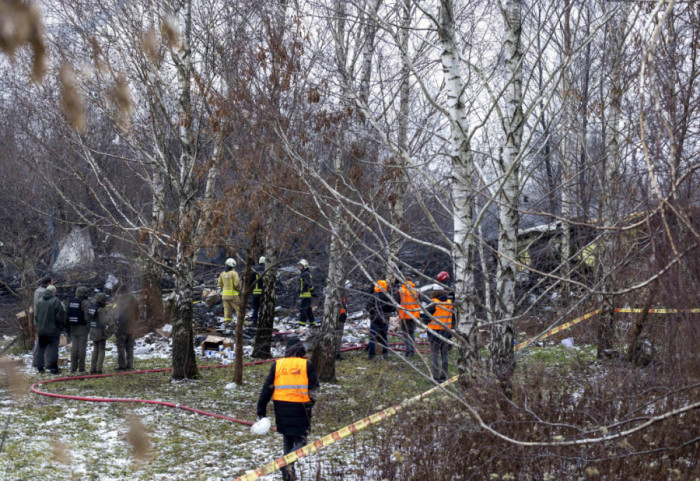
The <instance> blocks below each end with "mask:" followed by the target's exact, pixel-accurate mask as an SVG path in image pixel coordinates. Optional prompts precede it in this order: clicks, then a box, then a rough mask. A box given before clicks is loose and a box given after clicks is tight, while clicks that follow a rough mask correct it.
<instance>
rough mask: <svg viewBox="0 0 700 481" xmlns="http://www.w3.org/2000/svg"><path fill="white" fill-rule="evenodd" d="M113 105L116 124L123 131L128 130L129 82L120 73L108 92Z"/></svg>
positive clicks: (130, 103)
mask: <svg viewBox="0 0 700 481" xmlns="http://www.w3.org/2000/svg"><path fill="white" fill-rule="evenodd" d="M109 94H110V97H111V98H112V101H113V102H114V105H115V107H116V108H117V125H118V126H119V128H120V129H121V130H123V131H127V130H129V128H130V127H131V108H132V106H133V104H132V102H131V91H129V84H128V83H127V81H126V79H125V78H124V76H123V75H121V76H120V77H119V78H118V79H117V82H116V83H115V85H114V87H113V88H112V89H111V90H110V92H109Z"/></svg>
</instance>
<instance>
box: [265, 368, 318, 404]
mask: <svg viewBox="0 0 700 481" xmlns="http://www.w3.org/2000/svg"><path fill="white" fill-rule="evenodd" d="M276 363H277V365H276V368H275V392H274V394H273V395H272V400H273V401H287V402H297V403H307V402H309V401H311V398H310V397H309V376H308V373H307V372H306V367H307V361H306V359H303V358H301V357H285V358H283V359H278V360H277V361H276Z"/></svg>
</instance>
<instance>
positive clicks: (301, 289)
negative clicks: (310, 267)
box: [299, 274, 314, 298]
mask: <svg viewBox="0 0 700 481" xmlns="http://www.w3.org/2000/svg"><path fill="white" fill-rule="evenodd" d="M309 283H311V274H309ZM313 288H314V286H310V287H309V290H308V291H306V292H304V275H303V274H302V276H301V277H300V278H299V297H308V298H311V290H312V289H313Z"/></svg>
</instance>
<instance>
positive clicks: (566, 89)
mask: <svg viewBox="0 0 700 481" xmlns="http://www.w3.org/2000/svg"><path fill="white" fill-rule="evenodd" d="M570 17H571V9H570V5H569V1H568V0H566V1H565V2H564V32H563V37H564V62H565V63H566V65H564V68H562V73H561V75H562V81H561V85H562V95H561V97H562V111H563V115H562V116H563V125H562V132H561V137H562V141H561V142H562V145H561V177H562V179H561V181H562V185H561V217H562V221H561V275H562V277H564V278H568V277H569V275H570V272H571V269H570V265H569V264H570V262H571V224H570V222H569V221H570V219H571V218H572V216H573V204H574V196H573V192H574V186H573V183H574V181H575V175H574V170H575V168H574V164H575V160H574V159H573V158H572V155H575V154H574V153H573V142H571V130H572V129H573V118H574V106H573V103H574V96H573V95H572V92H571V90H572V88H571V82H570V79H569V77H570V75H569V68H570V67H569V65H568V63H569V62H570V61H571V28H570Z"/></svg>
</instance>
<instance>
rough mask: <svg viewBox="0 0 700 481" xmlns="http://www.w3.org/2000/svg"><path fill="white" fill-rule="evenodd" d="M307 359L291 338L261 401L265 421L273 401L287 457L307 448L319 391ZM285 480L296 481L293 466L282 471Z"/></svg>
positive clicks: (298, 342) (260, 411)
mask: <svg viewBox="0 0 700 481" xmlns="http://www.w3.org/2000/svg"><path fill="white" fill-rule="evenodd" d="M305 355H306V348H305V347H304V344H302V342H301V340H299V338H297V337H291V338H289V339H288V340H287V348H286V350H285V354H284V358H282V359H277V360H276V361H275V362H273V363H272V366H271V367H270V372H269V374H268V375H267V378H266V379H265V382H264V383H263V387H262V391H261V392H260V397H259V398H258V405H257V413H258V419H262V418H264V417H266V415H267V403H269V402H270V399H272V402H273V405H274V407H275V423H276V425H277V432H279V433H280V434H282V436H283V437H284V454H288V453H290V452H292V451H296V450H297V449H300V448H301V447H303V446H304V445H306V437H307V435H308V434H309V430H310V428H311V410H312V408H313V405H314V402H315V391H316V390H317V389H318V388H319V387H320V384H319V382H318V377H317V376H316V371H315V370H314V366H313V364H311V361H308V360H306V359H304V356H305ZM282 479H284V480H285V481H290V480H294V479H296V474H295V472H294V464H293V463H292V464H290V465H289V466H285V467H283V468H282Z"/></svg>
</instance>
